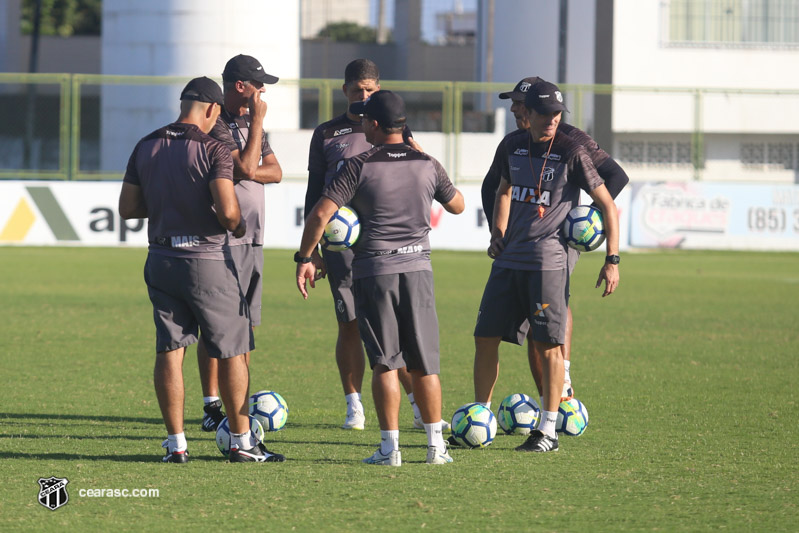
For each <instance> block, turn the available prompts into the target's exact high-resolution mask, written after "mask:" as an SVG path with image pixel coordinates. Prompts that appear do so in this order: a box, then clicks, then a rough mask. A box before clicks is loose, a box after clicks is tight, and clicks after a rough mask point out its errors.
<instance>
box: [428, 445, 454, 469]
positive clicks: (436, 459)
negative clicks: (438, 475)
mask: <svg viewBox="0 0 799 533" xmlns="http://www.w3.org/2000/svg"><path fill="white" fill-rule="evenodd" d="M425 462H426V463H427V464H429V465H445V464H447V463H451V462H452V457H450V455H449V453H448V452H447V449H446V448H444V451H443V452H442V451H441V450H439V449H438V448H437V447H436V446H428V447H427V461H425Z"/></svg>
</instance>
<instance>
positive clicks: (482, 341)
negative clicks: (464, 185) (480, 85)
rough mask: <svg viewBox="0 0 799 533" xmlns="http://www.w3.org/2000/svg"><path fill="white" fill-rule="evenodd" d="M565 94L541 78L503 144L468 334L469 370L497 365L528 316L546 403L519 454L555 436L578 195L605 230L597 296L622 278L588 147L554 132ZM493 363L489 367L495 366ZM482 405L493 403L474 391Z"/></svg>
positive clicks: (606, 198)
mask: <svg viewBox="0 0 799 533" xmlns="http://www.w3.org/2000/svg"><path fill="white" fill-rule="evenodd" d="M563 111H567V109H566V106H565V105H564V103H563V95H562V94H561V92H560V90H559V89H558V87H557V86H556V85H554V84H552V83H549V82H546V81H543V80H540V81H538V82H537V83H534V84H532V86H530V87H529V88H528V89H527V94H526V96H525V112H526V113H527V115H528V122H529V128H528V131H527V132H526V133H525V134H521V135H515V136H513V137H510V138H508V139H507V141H506V142H505V143H503V144H501V145H500V147H501V148H500V149H501V153H500V155H499V160H500V161H501V162H502V166H501V169H500V176H501V180H500V184H499V188H498V190H497V194H496V200H495V203H494V221H493V224H492V232H491V245H490V247H489V248H488V255H489V256H490V257H492V258H494V259H495V260H494V264H493V266H492V268H491V274H490V275H489V278H488V282H487V283H486V287H485V290H484V292H483V299H482V301H481V302H480V309H479V311H478V314H477V324H476V325H475V329H474V342H475V355H474V360H475V362H474V367H475V372H477V370H478V369H479V368H480V367H481V365H484V364H485V363H484V362H485V361H497V360H498V355H497V350H498V347H499V343H500V340H501V339H502V338H503V337H504V336H506V335H507V334H508V333H509V332H514V331H518V330H519V328H520V327H521V325H522V323H523V322H524V321H525V320H529V322H530V328H531V329H532V338H533V342H534V343H535V349H536V351H537V352H538V353H539V354H541V359H542V363H543V365H542V366H543V374H542V377H541V381H542V383H541V385H542V389H543V394H542V396H543V406H542V413H541V422H540V424H539V426H538V429H536V430H534V431H532V432H531V433H530V436H529V437H528V439H527V441H525V442H524V443H523V444H522V445H521V446H519V447H517V448H516V449H517V450H519V451H531V452H550V451H557V449H558V438H557V434H556V432H555V422H556V420H557V414H558V406H559V405H560V398H561V393H562V392H563V382H564V366H563V354H562V349H561V348H562V345H563V344H564V342H565V338H566V316H567V308H568V304H569V302H568V300H569V264H568V248H567V246H566V243H565V241H564V240H563V238H562V237H561V236H560V231H559V229H560V226H561V225H562V224H563V221H564V219H565V218H566V215H567V214H568V212H569V211H570V210H571V209H572V208H573V207H575V206H576V205H577V204H578V202H579V200H580V189H582V190H585V191H586V192H587V193H588V194H589V195H590V196H591V198H593V200H594V201H595V202H596V204H597V206H598V207H599V209H601V210H602V215H603V218H604V221H605V229H606V230H607V253H608V259H609V260H608V261H607V262H606V264H605V265H604V266H603V268H602V269H601V271H600V274H599V279H598V281H597V287H598V286H599V285H600V284H601V282H602V280H604V281H605V291H604V293H603V296H607V295H609V294H611V293H613V291H614V290H615V289H616V287H617V285H618V282H619V270H618V255H617V254H618V253H619V227H618V214H617V211H616V204H614V203H613V199H612V198H611V196H610V193H609V192H608V190H607V188H606V187H605V185H604V183H603V181H602V179H601V178H600V177H599V174H597V171H596V168H595V167H594V165H593V163H592V161H591V158H590V157H589V155H588V153H587V152H586V151H585V149H584V148H583V147H582V146H581V145H579V144H577V143H576V142H575V141H574V140H572V139H570V138H569V137H568V136H567V135H565V134H564V133H562V132H561V131H560V130H559V129H558V125H559V124H560V120H561V116H562V113H563ZM494 366H496V363H494ZM479 384H480V382H479V381H478V380H475V397H476V398H477V401H479V402H481V403H485V402H487V401H488V400H487V398H490V397H491V392H492V391H491V389H492V388H493V383H488V384H487V386H490V388H489V389H488V390H478V385H479Z"/></svg>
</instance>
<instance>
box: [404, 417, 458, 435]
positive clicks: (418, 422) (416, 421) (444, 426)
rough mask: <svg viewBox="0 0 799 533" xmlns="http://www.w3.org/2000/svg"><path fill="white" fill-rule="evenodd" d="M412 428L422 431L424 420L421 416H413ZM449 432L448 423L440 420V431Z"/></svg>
mask: <svg viewBox="0 0 799 533" xmlns="http://www.w3.org/2000/svg"><path fill="white" fill-rule="evenodd" d="M413 427H415V428H416V429H424V420H422V417H421V416H414V417H413ZM449 430H450V427H449V422H447V421H446V420H442V421H441V431H442V432H444V431H449Z"/></svg>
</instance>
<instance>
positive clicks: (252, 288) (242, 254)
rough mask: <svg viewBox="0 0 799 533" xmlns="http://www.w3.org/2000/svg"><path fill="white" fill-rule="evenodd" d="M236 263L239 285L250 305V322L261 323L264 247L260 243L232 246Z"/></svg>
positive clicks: (232, 254) (231, 252)
mask: <svg viewBox="0 0 799 533" xmlns="http://www.w3.org/2000/svg"><path fill="white" fill-rule="evenodd" d="M230 255H231V257H232V258H233V262H234V263H236V271H237V272H238V278H239V285H241V292H242V293H244V298H245V299H246V300H247V304H249V306H250V322H252V325H253V326H258V325H260V324H261V297H262V293H263V272H264V249H263V246H261V245H258V244H239V245H236V246H231V247H230Z"/></svg>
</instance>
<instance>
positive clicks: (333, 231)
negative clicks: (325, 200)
mask: <svg viewBox="0 0 799 533" xmlns="http://www.w3.org/2000/svg"><path fill="white" fill-rule="evenodd" d="M360 234H361V222H360V220H359V219H358V213H356V212H355V211H353V209H352V208H351V207H348V206H346V205H345V206H343V207H340V208H339V209H338V211H336V212H335V213H334V214H333V216H332V217H330V221H329V222H328V223H327V225H326V226H325V232H324V234H322V240H321V241H320V242H321V244H322V248H324V249H325V250H330V251H331V252H340V251H342V250H346V249H347V248H349V247H351V246H353V245H354V244H355V243H356V242H357V241H358V237H359V236H360Z"/></svg>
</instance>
